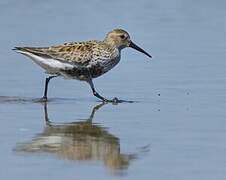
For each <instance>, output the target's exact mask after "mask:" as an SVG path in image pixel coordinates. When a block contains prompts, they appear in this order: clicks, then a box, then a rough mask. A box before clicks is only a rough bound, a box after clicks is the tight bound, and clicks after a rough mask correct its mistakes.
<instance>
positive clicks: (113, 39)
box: [104, 29, 151, 58]
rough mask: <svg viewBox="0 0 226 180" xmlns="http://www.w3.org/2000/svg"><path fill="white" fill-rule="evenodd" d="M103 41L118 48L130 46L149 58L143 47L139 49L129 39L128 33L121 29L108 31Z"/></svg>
mask: <svg viewBox="0 0 226 180" xmlns="http://www.w3.org/2000/svg"><path fill="white" fill-rule="evenodd" d="M104 41H105V42H106V43H108V44H111V45H114V46H116V47H117V48H118V49H119V50H121V49H123V48H126V47H131V48H133V49H136V50H137V51H139V52H142V53H144V54H146V55H147V56H148V57H150V58H151V55H150V54H148V53H147V52H145V51H144V50H143V49H141V48H140V47H139V46H137V45H136V44H134V43H133V42H132V41H131V39H130V35H129V33H128V32H126V31H125V30H123V29H114V30H113V31H111V32H109V33H108V34H107V36H106V37H105V39H104Z"/></svg>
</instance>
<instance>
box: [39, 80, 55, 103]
mask: <svg viewBox="0 0 226 180" xmlns="http://www.w3.org/2000/svg"><path fill="white" fill-rule="evenodd" d="M54 77H56V76H49V77H47V78H46V82H45V90H44V95H43V97H42V100H43V101H47V92H48V85H49V81H50V80H51V79H52V78H54Z"/></svg>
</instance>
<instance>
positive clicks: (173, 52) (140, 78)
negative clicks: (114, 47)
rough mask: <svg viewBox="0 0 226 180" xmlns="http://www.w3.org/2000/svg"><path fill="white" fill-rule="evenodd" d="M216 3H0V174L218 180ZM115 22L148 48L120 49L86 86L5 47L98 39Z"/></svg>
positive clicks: (220, 44) (221, 92)
mask: <svg viewBox="0 0 226 180" xmlns="http://www.w3.org/2000/svg"><path fill="white" fill-rule="evenodd" d="M225 7H226V2H225V1H217V2H213V1H210V0H206V1H204V0H199V1H185V0H182V1H179V0H173V1H169V2H166V1H163V0H162V1H149V0H141V1H139V2H136V1H133V2H131V1H128V0H127V1H112V2H107V1H100V0H95V1H92V2H84V1H59V2H58V1H50V0H49V1H29V0H21V1H15V0H10V1H1V2H0V22H1V33H0V47H1V49H0V59H1V62H0V64H1V71H0V83H1V88H0V114H1V116H0V122H1V127H0V142H1V149H0V158H1V161H0V175H1V179H24V178H27V177H29V179H31V180H38V179H50V178H51V179H90V178H93V177H94V176H95V178H96V179H118V178H121V177H123V179H130V180H131V179H132V180H133V179H134V180H135V179H151V178H152V179H172V180H174V179H189V180H190V179H197V180H199V179H219V180H220V179H225V177H226V156H225V152H226V143H225V142H226V121H225V119H226V114H225V109H226V101H225V99H226V86H225V84H226V79H225V77H226V71H225V66H226V61H225V59H226V51H225V47H226V42H225V40H224V36H225V32H226V22H225V17H226V11H225ZM116 27H121V28H124V29H126V30H127V31H128V32H130V35H131V37H132V39H133V40H134V42H136V43H137V44H138V45H140V46H141V47H142V48H143V49H145V50H146V51H147V52H149V53H150V54H151V55H152V56H153V59H152V60H150V59H149V58H147V57H146V56H144V55H143V54H140V53H137V52H135V51H134V50H130V49H127V50H124V51H123V54H122V60H121V62H120V63H119V65H118V66H117V67H116V68H114V69H113V70H112V71H110V72H109V73H107V74H106V75H104V76H103V77H100V78H98V79H96V80H95V82H94V83H95V85H96V89H97V90H98V92H99V93H100V94H102V95H104V96H106V97H109V98H112V97H115V96H116V97H119V98H122V99H125V100H130V101H135V102H134V103H122V104H118V105H114V104H110V103H109V104H101V103H100V102H99V101H98V100H97V99H96V98H95V97H93V96H92V95H91V91H90V89H89V87H88V85H87V84H85V83H82V82H78V81H72V80H71V81H69V80H64V79H61V78H59V79H54V80H52V81H51V83H50V87H49V97H50V102H49V103H48V104H43V103H37V99H38V98H39V97H40V96H41V95H42V91H43V85H44V78H45V74H44V73H43V71H42V70H41V69H40V68H38V67H37V66H36V65H34V64H33V63H32V62H31V61H30V60H28V59H27V58H26V57H23V56H21V55H19V54H16V53H14V52H13V51H11V49H12V48H13V47H14V46H27V45H29V46H48V45H51V44H58V43H62V42H64V41H77V40H86V39H92V38H94V39H101V38H103V37H104V34H105V33H106V32H108V31H109V30H111V29H113V28H116Z"/></svg>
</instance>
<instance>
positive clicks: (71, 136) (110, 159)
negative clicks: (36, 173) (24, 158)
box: [16, 103, 138, 174]
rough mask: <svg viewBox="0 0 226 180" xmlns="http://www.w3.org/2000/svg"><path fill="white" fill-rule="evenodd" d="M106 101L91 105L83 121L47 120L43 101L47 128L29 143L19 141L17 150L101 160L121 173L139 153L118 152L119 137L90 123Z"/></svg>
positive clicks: (74, 158)
mask: <svg viewBox="0 0 226 180" xmlns="http://www.w3.org/2000/svg"><path fill="white" fill-rule="evenodd" d="M105 104H106V103H101V104H98V105H96V106H95V107H93V109H92V111H91V114H90V115H89V117H88V118H87V119H86V120H78V119H76V121H74V122H71V123H54V121H52V120H50V119H49V115H48V107H47V103H44V117H45V121H46V127H45V128H44V130H43V132H42V133H39V134H38V135H36V136H35V137H34V138H33V139H32V140H31V141H30V142H26V143H23V144H18V145H17V147H16V151H17V152H26V153H51V154H54V155H56V157H59V158H60V159H67V160H73V161H76V160H80V161H81V160H82V161H102V162H103V164H104V165H105V166H106V167H107V168H108V169H110V170H111V172H112V173H113V174H115V173H116V174H118V173H120V174H121V173H124V172H125V170H126V169H127V168H128V167H129V165H130V162H131V161H132V160H133V159H136V158H137V155H138V153H133V154H124V153H121V152H120V142H119V138H118V137H116V136H114V135H113V134H111V133H109V131H108V130H107V129H106V128H104V127H103V126H101V125H100V124H95V123H93V118H94V115H95V113H96V112H97V111H98V110H99V109H100V108H101V107H103V106H104V105H105Z"/></svg>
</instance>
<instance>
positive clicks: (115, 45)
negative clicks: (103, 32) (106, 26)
mask: <svg viewBox="0 0 226 180" xmlns="http://www.w3.org/2000/svg"><path fill="white" fill-rule="evenodd" d="M103 42H104V43H106V44H108V45H110V46H111V47H113V48H116V49H118V51H119V52H121V50H122V49H123V48H125V47H124V46H121V45H119V44H118V43H117V42H115V41H114V40H112V39H107V38H106V39H104V40H103Z"/></svg>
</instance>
